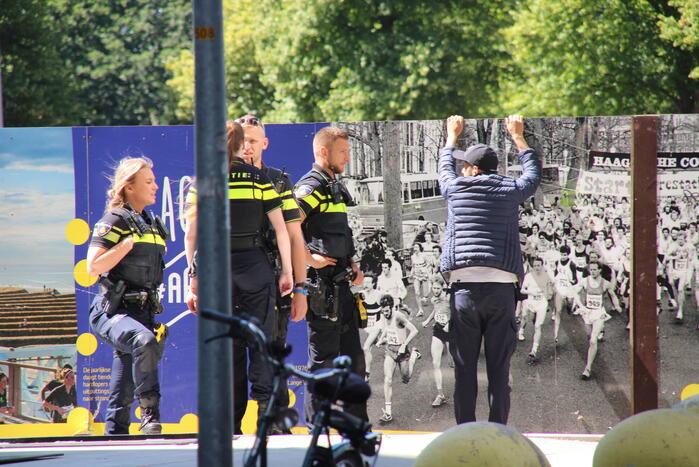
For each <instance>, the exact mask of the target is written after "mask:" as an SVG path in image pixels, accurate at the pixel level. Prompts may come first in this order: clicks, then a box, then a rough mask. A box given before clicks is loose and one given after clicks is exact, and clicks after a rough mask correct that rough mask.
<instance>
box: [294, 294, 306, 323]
mask: <svg viewBox="0 0 699 467" xmlns="http://www.w3.org/2000/svg"><path fill="white" fill-rule="evenodd" d="M307 311H308V300H307V297H306V295H304V294H302V293H295V294H294V298H292V299H291V321H293V322H297V321H301V320H302V319H304V318H305V317H306V312H307Z"/></svg>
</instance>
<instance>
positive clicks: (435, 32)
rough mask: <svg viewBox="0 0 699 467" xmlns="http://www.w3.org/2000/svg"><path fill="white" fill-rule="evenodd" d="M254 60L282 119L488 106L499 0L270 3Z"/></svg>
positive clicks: (405, 114)
mask: <svg viewBox="0 0 699 467" xmlns="http://www.w3.org/2000/svg"><path fill="white" fill-rule="evenodd" d="M262 3H263V4H264V8H263V15H262V21H261V27H260V28H259V31H258V38H259V40H260V45H259V46H258V48H257V52H258V53H257V58H258V61H259V63H260V64H261V65H262V69H263V73H262V77H261V79H262V82H263V83H265V84H266V85H267V86H269V87H270V88H274V89H275V91H276V92H275V96H274V97H275V103H274V105H275V108H274V111H273V112H272V118H273V119H275V120H280V121H319V120H372V119H379V120H382V119H417V118H441V117H443V116H444V115H445V114H448V113H450V112H457V111H460V112H463V113H466V114H468V115H487V114H489V113H491V112H492V109H493V108H494V107H495V99H496V95H497V93H496V91H497V80H496V78H497V75H498V73H499V71H501V70H502V67H503V64H504V60H505V59H506V55H505V54H504V53H503V51H502V48H501V43H500V39H499V36H498V34H497V30H498V28H499V27H501V26H502V22H503V21H504V20H505V19H507V18H508V17H507V15H505V14H504V12H505V11H506V9H504V8H503V7H505V6H507V4H508V2H505V1H489V2H486V1H477V0H470V1H444V2H434V1H423V0H416V1H412V2H399V1H374V0H345V1H342V2H338V1H333V0H285V1H281V0H268V1H265V2H262Z"/></svg>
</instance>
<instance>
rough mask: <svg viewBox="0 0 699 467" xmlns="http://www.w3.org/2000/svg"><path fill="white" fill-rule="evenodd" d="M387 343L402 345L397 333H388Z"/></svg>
mask: <svg viewBox="0 0 699 467" xmlns="http://www.w3.org/2000/svg"><path fill="white" fill-rule="evenodd" d="M386 342H388V344H389V345H400V343H401V342H400V339H398V334H396V332H395V331H387V332H386Z"/></svg>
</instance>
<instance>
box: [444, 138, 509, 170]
mask: <svg viewBox="0 0 699 467" xmlns="http://www.w3.org/2000/svg"><path fill="white" fill-rule="evenodd" d="M452 157H454V159H459V160H462V161H466V162H468V163H469V164H471V165H475V166H476V167H478V168H479V169H481V170H482V171H483V172H495V171H496V170H497V169H498V155H497V154H496V153H495V151H493V149H491V148H489V147H488V146H486V145H485V144H474V145H473V146H471V147H470V148H468V149H467V150H465V151H460V150H458V149H455V150H454V152H453V153H452Z"/></svg>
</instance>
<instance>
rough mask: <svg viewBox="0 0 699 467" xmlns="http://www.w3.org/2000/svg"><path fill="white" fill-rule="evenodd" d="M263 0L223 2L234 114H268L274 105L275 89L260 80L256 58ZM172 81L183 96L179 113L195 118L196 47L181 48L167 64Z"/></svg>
mask: <svg viewBox="0 0 699 467" xmlns="http://www.w3.org/2000/svg"><path fill="white" fill-rule="evenodd" d="M258 4H259V1H254V0H236V1H224V2H223V15H224V25H223V29H224V33H223V34H224V36H223V37H224V39H223V41H224V54H225V68H226V97H227V104H228V115H230V116H231V118H236V117H239V116H242V115H244V114H246V113H253V114H255V115H260V116H262V115H264V114H265V113H267V111H269V110H270V109H271V108H272V99H273V97H274V91H273V89H272V88H270V87H267V86H266V85H264V84H262V82H261V81H260V76H261V73H262V69H261V66H260V64H259V63H258V62H257V59H256V48H257V41H256V35H257V33H258V26H259V24H258V14H259V8H258ZM166 66H167V68H168V70H170V72H171V73H172V78H171V79H170V80H169V81H168V83H167V84H168V85H169V86H171V87H172V88H173V89H174V90H175V92H176V94H177V95H178V96H179V101H178V103H177V110H176V112H177V117H178V118H180V119H182V120H185V121H193V119H194V55H193V53H192V48H191V47H189V48H186V49H182V50H180V51H179V54H178V55H177V56H175V57H173V58H171V59H170V60H169V61H168V62H167V64H166Z"/></svg>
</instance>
